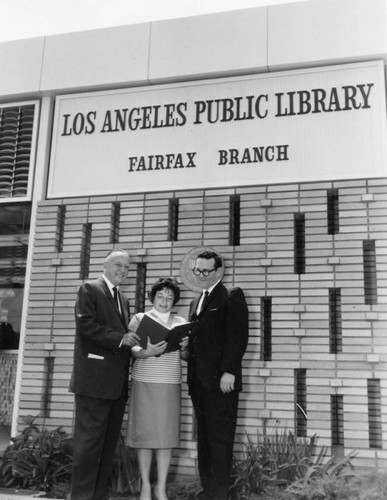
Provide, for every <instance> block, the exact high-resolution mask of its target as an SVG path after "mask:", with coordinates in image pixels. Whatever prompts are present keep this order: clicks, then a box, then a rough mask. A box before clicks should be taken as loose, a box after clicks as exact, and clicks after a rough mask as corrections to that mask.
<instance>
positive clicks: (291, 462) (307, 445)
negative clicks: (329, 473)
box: [231, 427, 326, 500]
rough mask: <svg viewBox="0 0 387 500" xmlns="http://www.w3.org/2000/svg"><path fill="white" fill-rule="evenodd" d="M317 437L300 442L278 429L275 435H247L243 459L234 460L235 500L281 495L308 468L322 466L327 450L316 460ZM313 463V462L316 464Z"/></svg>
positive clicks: (292, 435) (291, 434) (290, 434)
mask: <svg viewBox="0 0 387 500" xmlns="http://www.w3.org/2000/svg"><path fill="white" fill-rule="evenodd" d="M316 443H317V436H316V435H314V436H312V437H311V438H310V439H304V438H302V439H300V438H297V436H295V435H294V433H293V432H291V431H288V430H287V429H286V428H285V429H282V430H280V429H279V428H278V427H276V428H275V429H274V431H273V433H272V434H270V435H268V434H260V433H257V436H256V439H255V440H254V439H253V438H252V437H251V436H249V435H246V440H245V442H243V443H242V458H241V459H235V460H234V467H233V474H232V479H233V485H232V488H231V490H232V493H233V497H234V499H235V500H244V499H248V498H250V495H251V494H252V493H254V494H262V493H263V492H267V491H269V490H273V488H274V489H275V490H276V491H278V490H280V489H284V488H285V487H286V486H287V485H288V484H290V483H291V482H293V481H295V480H296V479H298V478H301V477H303V476H304V473H305V471H306V470H307V468H308V467H309V466H310V465H311V464H312V463H315V464H316V465H317V464H320V463H321V462H322V460H323V457H324V455H325V452H326V450H325V448H322V449H321V451H320V453H319V454H318V455H317V456H316V457H315V458H313V457H314V455H315V452H316ZM313 460H314V462H313Z"/></svg>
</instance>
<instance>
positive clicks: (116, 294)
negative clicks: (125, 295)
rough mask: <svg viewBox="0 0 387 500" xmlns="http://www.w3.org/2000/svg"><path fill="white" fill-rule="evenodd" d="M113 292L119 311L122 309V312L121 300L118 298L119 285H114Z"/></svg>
mask: <svg viewBox="0 0 387 500" xmlns="http://www.w3.org/2000/svg"><path fill="white" fill-rule="evenodd" d="M113 293H114V300H115V301H116V304H117V307H118V310H119V311H120V313H121V307H120V300H119V298H118V290H117V287H116V286H113Z"/></svg>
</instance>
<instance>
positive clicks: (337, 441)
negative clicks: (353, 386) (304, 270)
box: [331, 394, 344, 446]
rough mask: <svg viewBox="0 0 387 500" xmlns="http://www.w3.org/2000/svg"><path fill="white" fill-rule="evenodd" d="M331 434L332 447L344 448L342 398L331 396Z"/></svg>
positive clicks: (336, 395)
mask: <svg viewBox="0 0 387 500" xmlns="http://www.w3.org/2000/svg"><path fill="white" fill-rule="evenodd" d="M331 433H332V446H344V407H343V396H342V395H339V394H333V395H332V396H331Z"/></svg>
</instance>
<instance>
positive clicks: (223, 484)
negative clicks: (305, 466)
mask: <svg viewBox="0 0 387 500" xmlns="http://www.w3.org/2000/svg"><path fill="white" fill-rule="evenodd" d="M192 272H193V274H194V275H195V276H196V277H197V282H198V284H199V285H200V287H201V288H202V293H201V294H200V295H199V296H198V297H196V298H195V299H194V300H193V301H192V302H191V305H190V312H189V320H190V321H193V322H194V327H193V329H192V332H191V335H190V341H189V345H188V351H187V353H186V354H185V356H184V359H186V360H187V361H188V380H187V381H188V387H189V393H190V396H191V399H192V404H193V406H194V409H195V415H196V422H197V441H198V463H199V475H200V480H201V484H202V488H203V489H202V491H201V492H200V493H199V494H198V495H197V497H198V498H199V499H200V500H227V498H228V495H229V486H230V474H231V465H232V453H233V444H234V436H235V429H236V421H237V412H238V399H239V392H240V391H241V390H242V373H241V372H242V370H241V364H242V357H243V355H244V353H245V350H246V347H247V342H248V309H247V304H246V299H245V296H244V293H243V291H242V289H241V288H239V287H235V288H232V289H230V290H227V288H226V287H225V286H224V285H223V283H222V281H221V280H222V276H223V261H222V258H221V256H220V255H219V254H217V253H216V252H213V251H204V252H202V253H200V254H199V255H198V256H197V258H196V261H195V267H194V268H193V270H192Z"/></svg>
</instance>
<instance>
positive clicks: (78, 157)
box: [48, 62, 387, 198]
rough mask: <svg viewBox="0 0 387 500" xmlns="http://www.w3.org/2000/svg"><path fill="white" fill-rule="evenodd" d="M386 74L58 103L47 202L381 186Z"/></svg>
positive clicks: (360, 68) (344, 72) (204, 85)
mask: <svg viewBox="0 0 387 500" xmlns="http://www.w3.org/2000/svg"><path fill="white" fill-rule="evenodd" d="M386 131H387V130H386V106H385V84H384V74H383V64H382V63H381V62H371V63H364V64H353V65H345V66H333V67H329V68H317V69H308V70H302V71H293V72H281V73H274V74H269V75H267V74H265V75H258V76H250V77H243V78H231V79H221V80H210V81H201V82H194V83H187V84H179V85H163V86H157V87H146V88H137V89H126V90H119V91H108V92H95V93H88V94H77V95H66V96H60V97H58V98H57V102H56V112H55V122H54V136H53V144H52V154H51V162H50V177H49V187H48V197H51V198H55V197H65V196H84V195H102V194H121V193H130V192H142V191H162V190H172V189H173V190H179V189H188V188H205V187H207V188H209V187H227V186H237V185H238V186H241V185H255V184H268V183H269V184H270V183H284V182H296V181H297V182H299V181H316V180H334V179H353V178H362V177H382V176H384V175H385V165H386Z"/></svg>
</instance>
